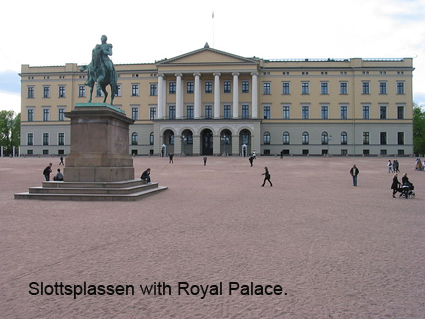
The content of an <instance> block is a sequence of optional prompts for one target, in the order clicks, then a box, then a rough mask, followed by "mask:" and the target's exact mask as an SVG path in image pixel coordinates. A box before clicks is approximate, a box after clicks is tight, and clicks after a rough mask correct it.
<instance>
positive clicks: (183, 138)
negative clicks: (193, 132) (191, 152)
mask: <svg viewBox="0 0 425 319" xmlns="http://www.w3.org/2000/svg"><path fill="white" fill-rule="evenodd" d="M186 139H187V138H186V137H185V136H184V135H182V136H181V137H180V141H181V145H182V151H181V155H184V141H186Z"/></svg>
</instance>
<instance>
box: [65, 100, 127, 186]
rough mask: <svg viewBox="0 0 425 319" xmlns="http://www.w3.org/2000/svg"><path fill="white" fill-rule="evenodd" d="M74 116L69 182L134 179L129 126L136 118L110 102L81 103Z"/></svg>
mask: <svg viewBox="0 0 425 319" xmlns="http://www.w3.org/2000/svg"><path fill="white" fill-rule="evenodd" d="M65 116H66V117H69V118H70V119H71V152H70V154H69V155H68V156H67V157H66V167H65V168H64V180H65V181H66V182H115V181H124V180H132V179H134V167H133V158H132V157H131V156H130V154H129V126H130V124H133V123H134V120H132V119H129V118H128V117H126V116H125V113H124V112H123V111H121V110H119V109H117V108H114V107H113V106H111V105H109V104H106V103H84V104H79V103H77V105H76V107H75V109H74V110H73V111H71V112H67V113H65Z"/></svg>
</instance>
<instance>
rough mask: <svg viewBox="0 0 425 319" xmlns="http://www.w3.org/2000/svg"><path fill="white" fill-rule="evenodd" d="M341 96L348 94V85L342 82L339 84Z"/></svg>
mask: <svg viewBox="0 0 425 319" xmlns="http://www.w3.org/2000/svg"><path fill="white" fill-rule="evenodd" d="M339 94H348V83H347V82H340V83H339Z"/></svg>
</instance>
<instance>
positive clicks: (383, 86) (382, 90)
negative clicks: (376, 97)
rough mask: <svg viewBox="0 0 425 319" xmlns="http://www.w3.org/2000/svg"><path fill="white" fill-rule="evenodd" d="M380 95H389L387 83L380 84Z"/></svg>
mask: <svg viewBox="0 0 425 319" xmlns="http://www.w3.org/2000/svg"><path fill="white" fill-rule="evenodd" d="M379 94H387V82H379Z"/></svg>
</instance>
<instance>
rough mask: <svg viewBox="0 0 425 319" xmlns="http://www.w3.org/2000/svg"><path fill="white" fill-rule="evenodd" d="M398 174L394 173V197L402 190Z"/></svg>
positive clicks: (392, 186) (392, 185) (392, 187)
mask: <svg viewBox="0 0 425 319" xmlns="http://www.w3.org/2000/svg"><path fill="white" fill-rule="evenodd" d="M397 176H398V175H397V174H394V177H393V183H392V184H391V189H392V190H393V198H395V194H396V193H397V192H398V191H399V190H400V185H401V183H400V182H399V181H398V178H397Z"/></svg>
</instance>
